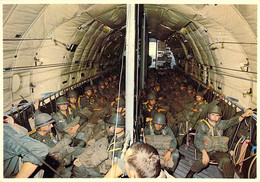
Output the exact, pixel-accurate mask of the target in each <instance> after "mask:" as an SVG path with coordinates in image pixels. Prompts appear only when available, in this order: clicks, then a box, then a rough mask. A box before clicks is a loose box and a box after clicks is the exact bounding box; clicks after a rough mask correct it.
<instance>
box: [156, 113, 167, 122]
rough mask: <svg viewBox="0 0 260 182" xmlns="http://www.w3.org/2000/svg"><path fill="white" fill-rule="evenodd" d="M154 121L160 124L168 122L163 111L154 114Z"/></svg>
mask: <svg viewBox="0 0 260 182" xmlns="http://www.w3.org/2000/svg"><path fill="white" fill-rule="evenodd" d="M153 123H154V124H159V125H165V124H166V117H165V115H164V114H162V113H156V114H155V115H154V116H153Z"/></svg>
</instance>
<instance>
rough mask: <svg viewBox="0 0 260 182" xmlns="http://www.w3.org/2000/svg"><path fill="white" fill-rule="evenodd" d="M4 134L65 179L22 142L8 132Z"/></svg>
mask: <svg viewBox="0 0 260 182" xmlns="http://www.w3.org/2000/svg"><path fill="white" fill-rule="evenodd" d="M4 132H5V133H6V134H7V135H8V136H9V137H10V138H12V139H13V140H14V141H15V142H16V143H17V144H19V145H21V146H22V147H23V148H24V149H25V150H27V152H29V153H31V154H32V155H33V156H34V157H35V158H37V159H38V160H39V161H41V162H42V163H43V164H45V165H46V166H47V167H48V168H50V169H51V170H52V171H53V172H55V173H56V174H57V175H58V176H59V177H61V178H63V177H62V176H61V175H60V174H59V173H58V172H57V171H56V170H55V169H53V168H52V167H51V166H50V165H49V164H47V163H46V162H45V161H43V160H42V159H41V158H39V157H38V156H36V155H35V154H34V153H33V152H32V151H31V150H29V149H28V148H27V147H26V146H24V145H23V144H22V143H21V142H19V141H18V140H17V139H16V138H14V137H13V136H12V135H11V134H10V133H9V132H8V131H5V130H4Z"/></svg>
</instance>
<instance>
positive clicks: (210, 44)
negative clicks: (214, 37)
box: [209, 41, 257, 47]
mask: <svg viewBox="0 0 260 182" xmlns="http://www.w3.org/2000/svg"><path fill="white" fill-rule="evenodd" d="M214 44H250V45H251V44H257V42H220V41H218V42H212V43H209V47H210V46H212V45H214Z"/></svg>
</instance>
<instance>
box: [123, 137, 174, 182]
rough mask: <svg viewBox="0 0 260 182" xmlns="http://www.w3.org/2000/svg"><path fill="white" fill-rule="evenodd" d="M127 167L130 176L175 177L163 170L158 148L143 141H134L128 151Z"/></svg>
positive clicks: (126, 156)
mask: <svg viewBox="0 0 260 182" xmlns="http://www.w3.org/2000/svg"><path fill="white" fill-rule="evenodd" d="M125 169H126V172H127V175H128V177H129V178H165V177H167V178H173V177H172V176H171V175H169V174H168V173H167V171H163V170H161V164H160V155H159V153H158V151H157V150H156V148H154V147H153V146H151V145H149V144H147V143H141V142H135V143H133V144H132V145H131V146H130V148H129V149H128V150H127V151H126V155H125Z"/></svg>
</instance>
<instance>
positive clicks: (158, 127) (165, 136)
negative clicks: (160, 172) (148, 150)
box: [144, 113, 179, 173]
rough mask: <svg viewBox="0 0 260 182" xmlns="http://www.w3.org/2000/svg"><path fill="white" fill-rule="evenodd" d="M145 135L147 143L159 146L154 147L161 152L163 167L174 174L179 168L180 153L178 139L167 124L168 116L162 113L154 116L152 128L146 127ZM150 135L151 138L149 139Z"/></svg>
mask: <svg viewBox="0 0 260 182" xmlns="http://www.w3.org/2000/svg"><path fill="white" fill-rule="evenodd" d="M144 134H145V140H146V141H148V142H147V143H149V144H150V145H152V146H153V144H156V145H157V144H158V146H154V147H155V148H156V149H157V150H158V151H159V154H160V156H161V158H162V160H161V165H163V166H165V167H167V168H169V170H170V171H171V172H172V173H173V172H174V170H175V168H176V167H177V162H178V159H179V151H178V149H177V141H176V138H175V136H174V134H173V132H172V130H171V128H170V127H169V126H168V125H167V124H166V116H165V115H164V114H162V113H156V114H155V115H154V116H153V125H152V127H146V128H145V130H144ZM148 135H150V136H149V137H148ZM158 140H161V141H158ZM152 143H153V144H152Z"/></svg>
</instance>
